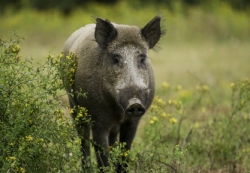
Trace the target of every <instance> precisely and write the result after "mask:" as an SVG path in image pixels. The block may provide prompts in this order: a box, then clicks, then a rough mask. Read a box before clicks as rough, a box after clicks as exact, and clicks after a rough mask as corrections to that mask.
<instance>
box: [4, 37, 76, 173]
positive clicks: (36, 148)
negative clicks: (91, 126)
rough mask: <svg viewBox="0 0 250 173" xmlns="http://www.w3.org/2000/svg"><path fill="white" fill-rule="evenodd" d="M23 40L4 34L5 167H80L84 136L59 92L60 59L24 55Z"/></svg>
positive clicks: (16, 169)
mask: <svg viewBox="0 0 250 173" xmlns="http://www.w3.org/2000/svg"><path fill="white" fill-rule="evenodd" d="M20 40H22V39H21V38H20V37H18V36H17V35H15V34H14V35H12V37H11V38H10V39H9V40H5V39H4V38H3V37H0V95H1V101H0V134H1V136H2V137H1V138H0V172H22V173H23V172H60V171H62V170H65V169H68V168H70V169H71V170H75V171H76V172H77V171H79V165H80V162H79V160H80V154H79V152H78V150H79V149H78V148H79V146H80V145H79V141H80V140H79V139H78V137H77V135H76V132H75V128H74V125H73V123H72V121H71V119H70V118H69V117H68V116H66V114H65V113H64V108H65V107H66V106H65V105H63V104H62V101H61V97H60V96H58V92H59V91H60V89H62V88H63V85H62V82H61V78H60V74H59V71H58V67H59V66H56V64H59V61H58V60H57V59H56V58H54V59H53V56H48V61H47V62H46V63H45V64H42V65H37V64H36V65H35V64H34V62H33V61H32V59H24V60H21V56H20V55H19V52H20V47H19V45H18V44H19V42H20ZM60 56H62V55H59V56H58V58H59V57H60Z"/></svg>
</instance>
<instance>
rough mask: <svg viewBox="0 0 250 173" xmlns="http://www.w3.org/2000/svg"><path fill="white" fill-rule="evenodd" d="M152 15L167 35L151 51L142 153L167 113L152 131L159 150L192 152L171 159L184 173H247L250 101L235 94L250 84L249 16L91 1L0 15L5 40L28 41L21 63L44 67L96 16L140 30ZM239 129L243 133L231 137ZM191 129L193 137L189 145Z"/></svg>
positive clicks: (215, 9)
mask: <svg viewBox="0 0 250 173" xmlns="http://www.w3.org/2000/svg"><path fill="white" fill-rule="evenodd" d="M120 9H123V10H120ZM155 15H161V16H163V19H164V20H163V27H164V28H165V29H166V30H167V33H166V35H165V36H164V37H163V38H162V40H161V41H160V43H159V47H160V48H159V49H157V50H153V51H151V52H150V57H151V60H152V62H153V67H154V71H155V76H156V87H157V92H156V94H157V95H158V96H159V98H158V101H157V99H156V100H155V102H154V104H153V108H151V110H150V111H149V113H148V115H146V116H145V118H144V119H143V121H142V124H141V126H140V128H139V132H138V134H137V137H136V139H135V144H134V145H135V148H136V146H137V148H136V149H135V150H140V149H142V147H141V146H140V145H141V144H140V143H143V141H146V140H148V141H150V140H156V139H154V137H152V138H149V136H150V135H148V137H147V132H148V129H151V130H152V129H153V128H152V126H150V125H156V122H157V119H160V118H164V116H162V117H161V116H159V115H161V114H162V113H164V112H165V113H166V115H170V114H171V116H170V117H168V119H167V121H166V123H165V124H164V123H162V124H161V125H160V124H159V125H158V126H157V127H155V130H154V132H155V134H158V133H159V134H161V135H160V136H161V137H162V138H161V140H160V139H159V140H160V141H161V142H162V143H160V144H159V146H161V147H163V146H162V145H163V143H165V144H166V143H167V146H168V147H169V150H171V151H172V150H173V148H175V146H176V144H178V145H180V146H181V147H182V149H183V150H184V149H185V148H188V150H190V152H189V151H187V152H186V153H185V156H184V157H182V156H176V155H175V156H173V158H172V160H171V161H169V162H167V163H168V164H170V165H174V166H175V167H176V169H177V170H178V171H179V172H247V171H248V172H249V171H250V168H249V164H248V163H249V161H250V158H249V154H250V142H249V141H250V137H249V135H248V136H241V135H245V134H249V133H247V131H248V130H250V128H246V126H247V124H245V123H247V122H249V120H250V115H249V112H250V111H249V106H248V105H249V101H250V98H249V96H246V98H244V99H243V97H241V95H237V94H238V93H241V90H240V89H241V88H243V85H244V86H248V83H247V82H245V83H247V84H244V82H243V83H241V81H242V80H243V79H246V78H250V68H249V64H250V32H249V31H250V23H249V21H250V17H249V16H250V15H249V13H243V12H235V11H233V10H232V9H231V8H229V7H228V6H227V5H225V4H222V5H221V6H220V5H217V6H211V7H208V8H207V9H201V8H198V7H197V8H191V9H185V8H184V7H183V6H181V5H179V4H176V5H175V6H174V9H173V11H170V10H168V9H167V8H166V7H164V6H150V7H148V6H145V7H143V8H141V7H139V6H136V7H132V6H130V5H128V4H127V3H125V2H121V3H119V4H116V5H113V6H105V5H100V4H92V5H89V6H87V7H86V8H84V9H76V11H75V12H73V14H71V15H70V16H67V17H64V16H62V15H61V14H60V13H59V12H57V11H48V12H37V11H33V10H30V9H23V10H21V11H18V12H16V13H13V12H12V10H11V9H10V10H9V12H8V13H6V14H4V15H3V16H0V21H1V26H0V35H3V36H4V37H8V35H9V32H13V31H15V32H16V33H17V34H18V35H19V36H23V37H24V38H25V41H22V42H21V45H20V46H21V54H22V57H23V59H25V57H33V58H34V59H35V61H38V62H45V61H46V56H47V55H48V54H52V55H57V54H60V52H61V50H62V47H63V45H64V42H65V41H66V39H67V38H68V37H69V36H70V34H71V33H72V32H74V31H75V30H76V29H78V28H80V27H81V26H84V25H85V24H88V23H93V22H94V20H95V17H102V18H108V19H110V20H111V21H113V22H115V23H124V24H129V25H137V26H139V27H143V26H144V24H146V23H147V22H148V21H149V20H150V19H152V18H153V17H154V16H155ZM237 83H238V85H237V86H239V87H238V90H235V93H234V94H232V88H233V87H232V85H233V84H237ZM233 91H234V89H233ZM244 92H247V91H245V90H244ZM242 93H243V90H242ZM232 95H233V97H232ZM232 98H233V99H235V102H236V103H235V105H236V107H234V104H233V103H232V102H233V101H232ZM159 100H160V101H159ZM238 100H239V104H241V103H242V102H244V104H246V105H245V107H244V108H241V107H237V104H238V102H237V101H238ZM161 101H162V102H163V103H161ZM171 101H173V102H171ZM178 101H180V102H181V108H179V107H178V103H179V102H178ZM242 104H243V103H242ZM156 107H157V109H155V108H156ZM154 109H155V110H154ZM234 110H236V112H237V111H238V112H237V115H238V114H239V116H238V117H240V116H242V117H243V119H244V122H242V121H241V120H242V118H240V119H237V118H235V119H234V121H233V122H234V123H235V124H234V123H231V121H230V120H228V119H226V118H225V117H228V116H230V115H232V117H233V116H234V114H232V112H233V111H234ZM174 120H176V122H175V121H174ZM150 122H151V123H150ZM152 122H153V123H152ZM163 122H164V121H163ZM165 126H166V127H165ZM248 126H249V124H248ZM234 128H235V129H238V130H235V132H234V131H233V129H234ZM163 130H165V132H163ZM190 131H192V135H193V136H192V140H190V141H189V140H187V138H188V137H190V135H189V133H190ZM225 131H228V133H224V132H225ZM154 132H152V133H154ZM235 136H238V137H239V136H240V137H239V138H240V139H243V138H244V140H239V139H238V138H236V137H235ZM212 138H213V139H212ZM214 139H220V141H219V142H218V141H217V140H214ZM157 140H158V139H157ZM157 140H156V141H157ZM236 141H237V142H236ZM189 142H190V147H188V146H189V145H188V144H187V143H189ZM203 143H204V145H203ZM138 146H140V147H138ZM150 146H151V145H150ZM206 146H207V148H206ZM215 146H216V147H215ZM227 146H228V147H227ZM231 146H233V147H231ZM161 147H159V148H160V149H162V148H161ZM195 147H197V148H199V149H200V150H199V149H197V150H195V149H194V148H195ZM230 147H231V148H230ZM235 148H237V149H235ZM243 150H244V151H243ZM153 151H158V150H157V149H155V150H153ZM153 151H152V152H153ZM164 151H165V150H164ZM232 153H233V154H232ZM242 153H243V154H242ZM170 155H171V154H170ZM179 161H180V162H179ZM170 170H171V169H170ZM159 172H160V171H159ZM170 172H172V171H170Z"/></svg>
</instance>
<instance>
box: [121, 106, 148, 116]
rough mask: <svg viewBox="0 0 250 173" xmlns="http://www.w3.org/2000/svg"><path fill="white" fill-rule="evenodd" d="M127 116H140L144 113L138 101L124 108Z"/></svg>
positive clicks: (143, 108)
mask: <svg viewBox="0 0 250 173" xmlns="http://www.w3.org/2000/svg"><path fill="white" fill-rule="evenodd" d="M125 113H126V115H127V116H133V117H140V116H142V115H143V114H144V113H145V107H144V106H142V105H141V104H140V103H133V104H131V105H129V106H128V107H127V109H126V110H125Z"/></svg>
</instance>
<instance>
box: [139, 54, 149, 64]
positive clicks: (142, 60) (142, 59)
mask: <svg viewBox="0 0 250 173" xmlns="http://www.w3.org/2000/svg"><path fill="white" fill-rule="evenodd" d="M146 58H147V56H146V55H145V54H141V55H139V65H144V64H145V61H146Z"/></svg>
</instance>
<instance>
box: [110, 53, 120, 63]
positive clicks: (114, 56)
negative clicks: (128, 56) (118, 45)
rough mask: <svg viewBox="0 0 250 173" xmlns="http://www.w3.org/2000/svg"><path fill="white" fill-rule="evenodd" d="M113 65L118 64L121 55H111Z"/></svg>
mask: <svg viewBox="0 0 250 173" xmlns="http://www.w3.org/2000/svg"><path fill="white" fill-rule="evenodd" d="M111 58H112V63H113V65H119V63H120V59H121V56H120V55H118V54H114V55H111Z"/></svg>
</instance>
